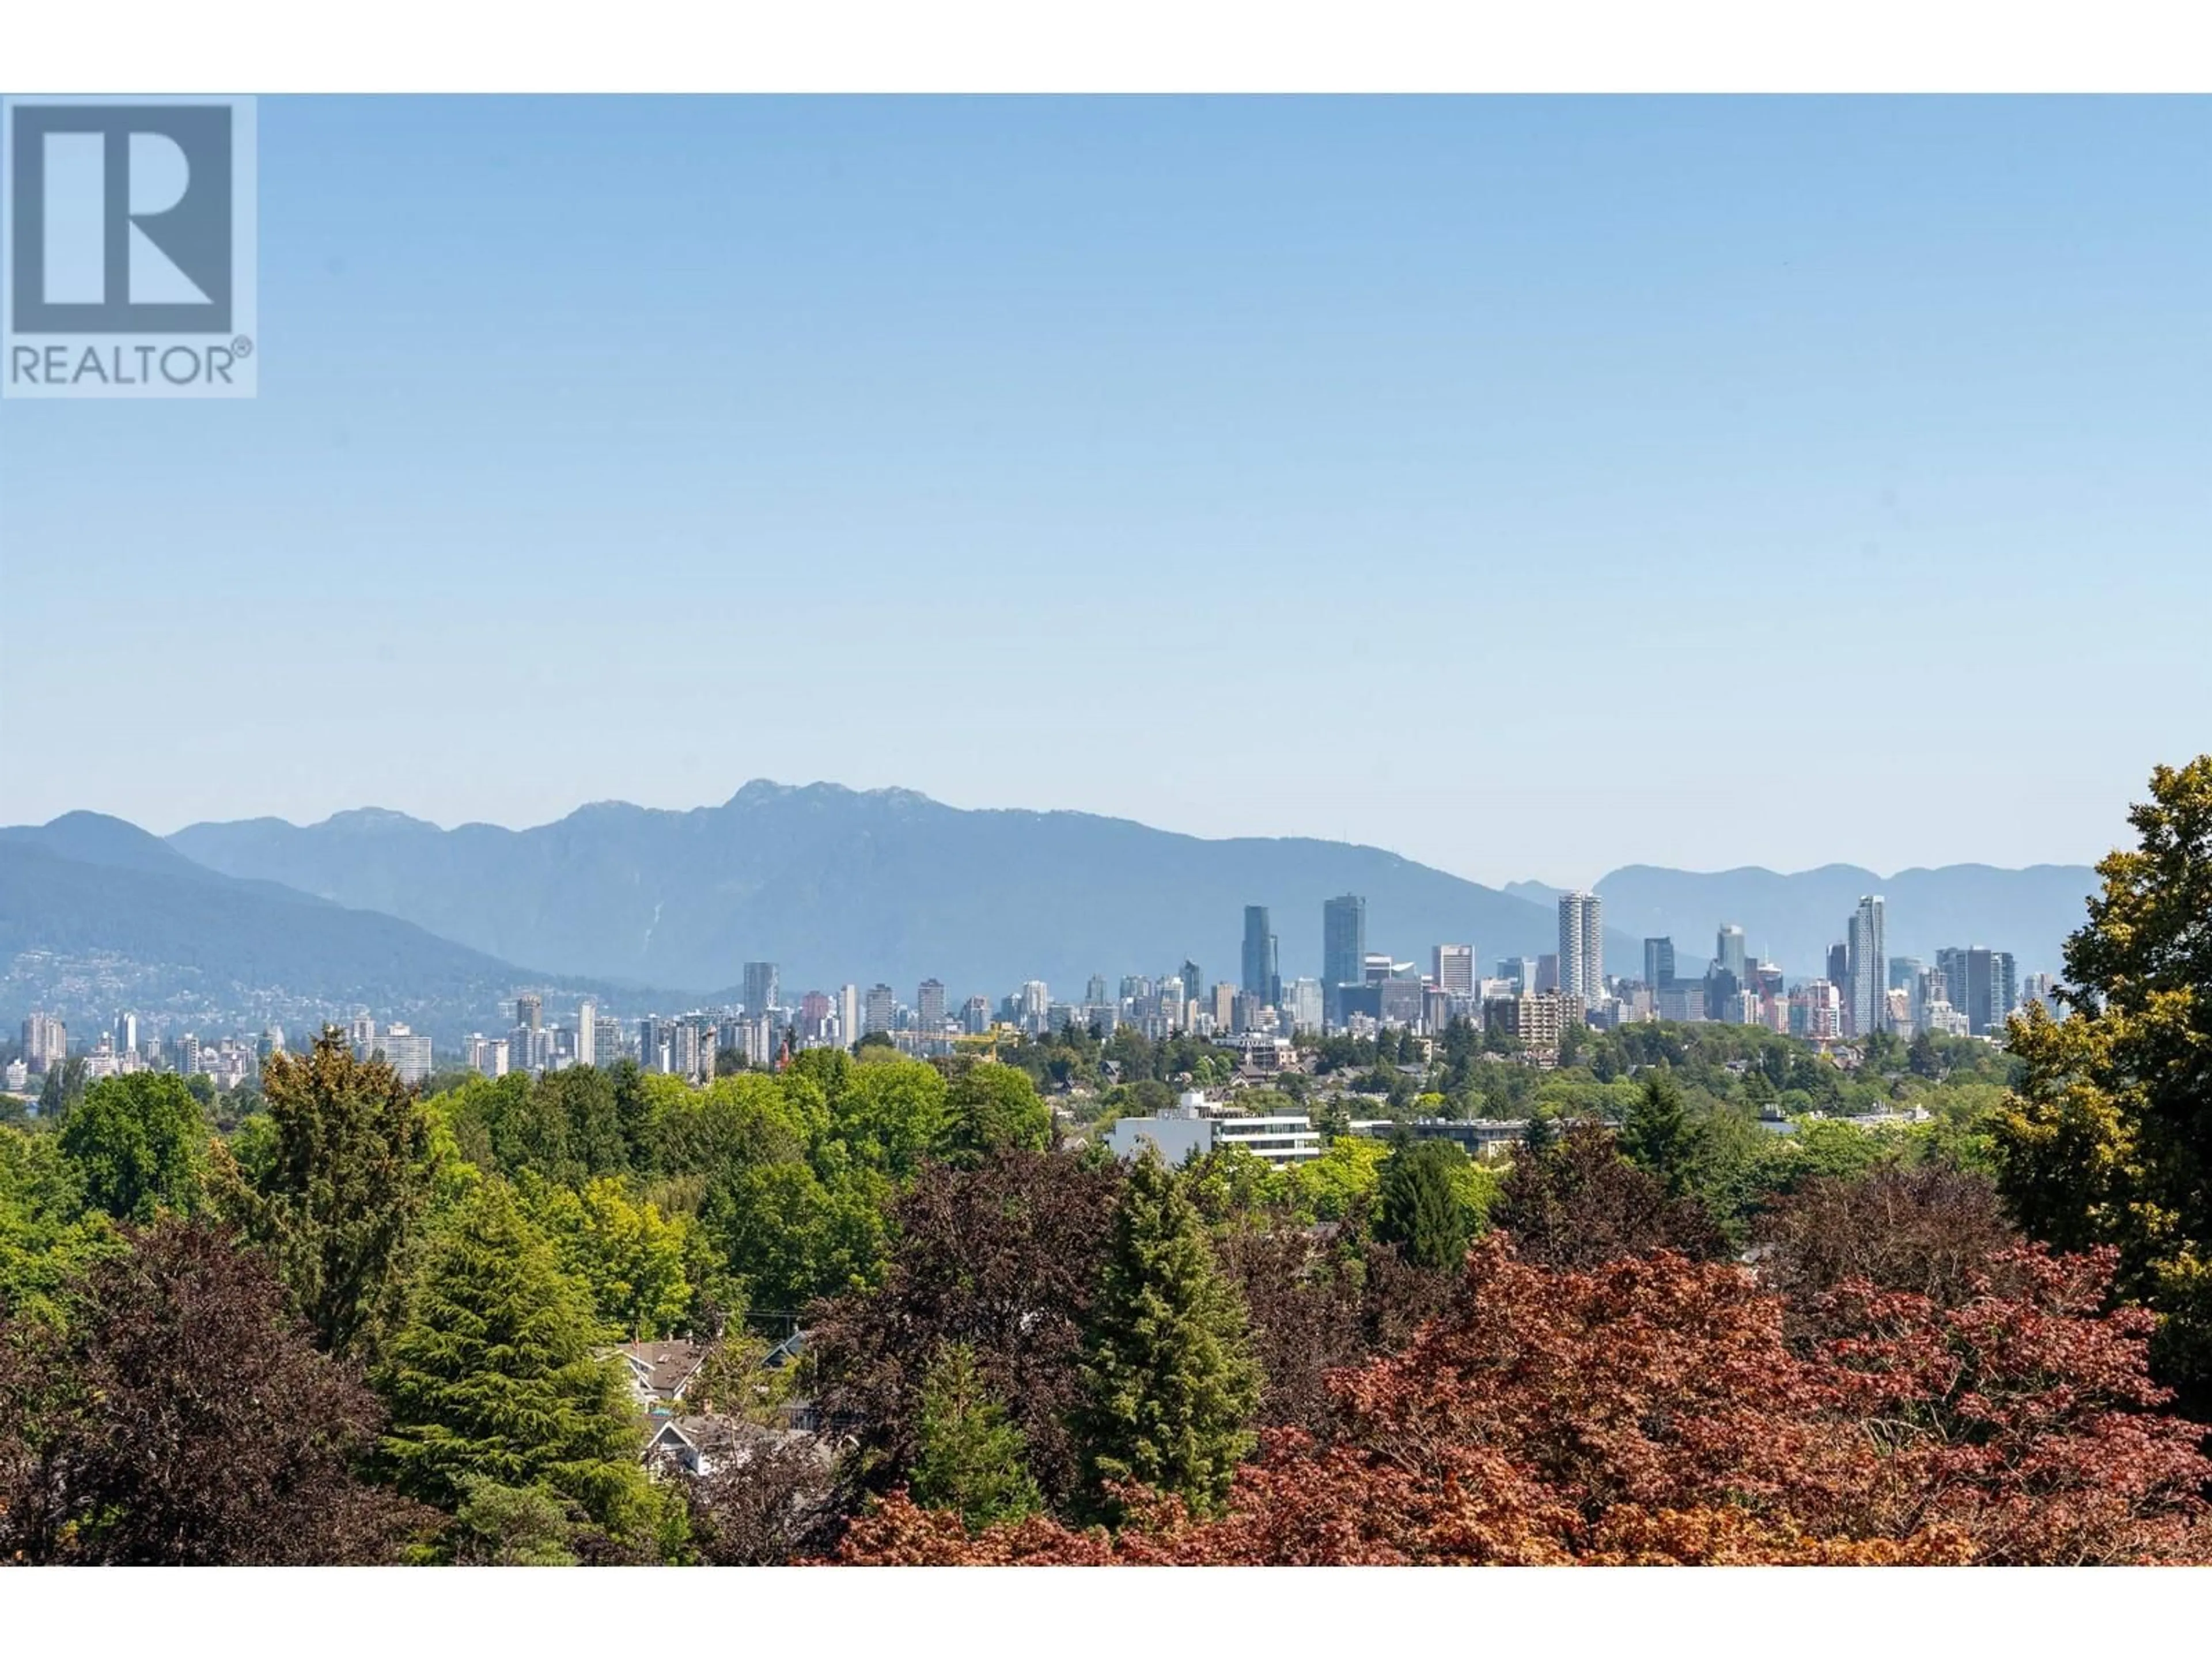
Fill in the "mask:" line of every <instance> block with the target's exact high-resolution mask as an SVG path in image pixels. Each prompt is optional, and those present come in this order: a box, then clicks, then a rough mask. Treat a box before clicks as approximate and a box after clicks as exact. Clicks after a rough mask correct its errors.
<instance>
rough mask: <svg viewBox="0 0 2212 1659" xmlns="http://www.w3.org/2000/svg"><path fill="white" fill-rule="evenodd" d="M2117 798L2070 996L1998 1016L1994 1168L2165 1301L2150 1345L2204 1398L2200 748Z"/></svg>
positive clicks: (2207, 1266)
mask: <svg viewBox="0 0 2212 1659" xmlns="http://www.w3.org/2000/svg"><path fill="white" fill-rule="evenodd" d="M2150 792H2151V799H2149V800H2148V801H2146V802H2144V803H2142V805H2137V806H2136V807H2135V808H2134V809H2133V810H2132V811H2130V814H2129V818H2130V822H2131V823H2133V824H2134V826H2135V828H2136V834H2137V836H2138V838H2139V839H2138V844H2137V846H2136V848H2134V849H2133V850H2128V849H2122V850H2119V851H2116V852H2114V853H2112V854H2111V855H2109V856H2108V857H2106V859H2105V860H2103V862H2101V863H2100V864H2099V865H2098V866H2097V873H2098V874H2099V875H2100V877H2101V878H2103V883H2104V885H2103V888H2102V890H2101V891H2100V892H2099V893H2098V894H2097V895H2095V896H2093V897H2092V898H2091V899H2090V901H2089V915H2088V921H2087V925H2086V926H2085V927H2082V929H2081V931H2080V932H2079V933H2075V935H2074V936H2073V937H2072V938H2071V939H2069V940H2068V941H2067V945H2066V981H2067V983H2066V989H2065V990H2064V991H2063V993H2062V994H2063V996H2064V997H2065V999H2066V1000H2068V1002H2069V1003H2070V1004H2071V1006H2070V1007H2069V1010H2068V1012H2067V1013H2066V1015H2065V1018H2063V1019H2057V1020H2053V1019H2051V1018H2049V1017H2048V1016H2047V1015H2046V1014H2045V1012H2043V1010H2042V1009H2041V1008H2039V1007H2034V1008H2031V1009H2030V1010H2029V1011H2028V1012H2027V1015H2026V1016H2025V1017H2023V1018H2015V1020H2014V1022H2013V1024H2012V1030H2011V1036H2010V1042H2011V1047H2012V1049H2013V1051H2014V1053H2015V1054H2017V1055H2018V1056H2019V1057H2020V1058H2021V1060H2024V1061H2025V1062H2026V1068H2027V1069H2026V1073H2025V1075H2024V1076H2023V1078H2022V1079H2021V1084H2020V1087H2019V1091H2018V1093H2017V1095H2016V1096H2015V1098H2014V1100H2013V1101H2012V1103H2010V1105H2009V1107H2008V1109H2007V1110H2006V1111H2005V1112H2004V1113H2003V1114H2002V1116H2001V1117H2000V1119H1999V1121H1998V1125H1997V1131H1996V1152H1997V1159H1998V1165H1999V1185H2000V1187H2001V1188H2002V1192H2003V1194H2004V1196H2005V1199H2006V1200H2007V1202H2008V1204H2009V1205H2010V1206H2012V1209H2013V1212H2014V1213H2015V1216H2017V1217H2018V1218H2019V1220H2020V1222H2021V1225H2023V1226H2025V1227H2026V1228H2027V1231H2028V1232H2029V1234H2030V1235H2031V1236H2032V1237H2037V1238H2041V1239H2046V1240H2048V1241H2050V1242H2051V1243H2053V1244H2056V1245H2057V1246H2058V1247H2059V1248H2061V1249H2082V1248H2084V1247H2086V1246H2089V1245H2094V1244H2110V1245H2113V1246H2116V1247H2117V1248H2118V1250H2119V1252H2120V1274H2119V1279H2118V1283H2119V1285H2120V1288H2121V1289H2122V1291H2124V1293H2125V1294H2127V1295H2128V1296H2130V1297H2134V1298H2136V1299H2137V1300H2140V1301H2142V1302H2144V1303H2147V1304H2148V1305H2149V1306H2150V1307H2152V1308H2153V1309H2154V1310H2157V1311H2158V1312H2159V1314H2160V1316H2161V1323H2160V1330H2159V1334H2158V1338H2157V1343H2156V1346H2155V1348H2154V1354H2155V1357H2156V1359H2157V1363H2158V1364H2159V1366H2160V1370H2162V1371H2163V1372H2164V1373H2165V1374H2166V1376H2168V1377H2169V1378H2170V1379H2171V1380H2172V1383H2174V1384H2175V1385H2176V1386H2177V1387H2179V1389H2181V1390H2182V1395H2183V1398H2184V1400H2185V1401H2187V1402H2188V1403H2189V1404H2190V1406H2191V1408H2192V1409H2194V1410H2197V1411H2199V1412H2202V1411H2204V1410H2207V1409H2212V755H2200V756H2198V757H2197V758H2196V759H2195V760H2193V761H2191V763H2189V764H2188V765H2186V766H2183V767H2179V768H2172V767H2164V766H2161V767H2160V768H2158V769H2157V770H2156V771H2154V773H2153V774H2152V775H2151V786H2150Z"/></svg>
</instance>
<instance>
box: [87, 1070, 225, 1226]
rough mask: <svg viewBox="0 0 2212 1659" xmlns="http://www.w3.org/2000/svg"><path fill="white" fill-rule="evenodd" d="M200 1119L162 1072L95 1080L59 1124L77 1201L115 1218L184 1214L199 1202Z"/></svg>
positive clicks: (176, 1082)
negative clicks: (77, 1180)
mask: <svg viewBox="0 0 2212 1659" xmlns="http://www.w3.org/2000/svg"><path fill="white" fill-rule="evenodd" d="M207 1136H208V1131H207V1119H206V1117H205V1115H204V1114H203V1113H202V1112H201V1110H200V1103H199V1102H198V1101H197V1100H195V1099H194V1098H193V1097H192V1095H191V1091H189V1090H188V1089H186V1088H185V1080H184V1079H182V1078H180V1077H177V1076H175V1075H173V1074H172V1073H155V1072H135V1073H131V1075H130V1076H128V1077H111V1078H102V1079H100V1081H98V1082H97V1083H94V1085H92V1086H91V1087H89V1088H88V1089H87V1090H86V1091H84V1098H83V1100H82V1101H81V1102H79V1103H78V1104H77V1106H76V1109H75V1110H74V1111H72V1112H70V1115H69V1117H68V1119H67V1120H66V1121H64V1123H63V1125H62V1137H61V1139H62V1151H63V1152H65V1153H67V1154H68V1155H69V1158H70V1161H71V1162H73V1163H74V1164H76V1166H77V1168H78V1169H79V1170H82V1172H83V1176H84V1198H85V1202H86V1203H88V1204H89V1205H91V1206H93V1207H94V1209H100V1210H105V1211H106V1212H107V1213H108V1214H110V1215H112V1216H113V1217H114V1218H116V1219H117V1220H118V1221H151V1220H152V1219H153V1218H154V1216H155V1212H157V1211H160V1210H173V1211H175V1212H177V1213H179V1214H180V1215H182V1214H185V1213H188V1212H190V1211H191V1209H192V1208H193V1207H194V1206H196V1205H197V1203H198V1201H199V1196H200V1177H201V1164H202V1160H203V1158H204V1149H205V1147H206V1145H207Z"/></svg>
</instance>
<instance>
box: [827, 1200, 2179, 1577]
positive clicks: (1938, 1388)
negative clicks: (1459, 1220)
mask: <svg viewBox="0 0 2212 1659" xmlns="http://www.w3.org/2000/svg"><path fill="white" fill-rule="evenodd" d="M2111 1272H2112V1255H2111V1253H2110V1252H2100V1253H2096V1254H2093V1255H2084V1256H2075V1257H2069V1258H2052V1257H2051V1256H2049V1255H2045V1254H2043V1253H2041V1252H2039V1251H2035V1250H2026V1249H2023V1250H2017V1251H2013V1252H2009V1253H2007V1254H2004V1255H2000V1256H1999V1257H1997V1258H1996V1261H1994V1263H1993V1264H1992V1267H1991V1271H1990V1273H1987V1274H1985V1275H1984V1276H1982V1277H1981V1278H1980V1279H1978V1281H1977V1282H1976V1283H1975V1285H1973V1286H1972V1287H1971V1290H1970V1293H1968V1294H1967V1295H1966V1296H1965V1297H1963V1299H1961V1300H1960V1301H1959V1302H1958V1303H1957V1304H1955V1305H1952V1306H1948V1307H1945V1306H1941V1305H1938V1304H1936V1303H1935V1302H1933V1301H1931V1300H1929V1298H1927V1297H1920V1296H1915V1295H1907V1294H1899V1293H1894V1292H1887V1291H1877V1290H1875V1289H1874V1288H1872V1287H1871V1286H1869V1285H1867V1284H1866V1283H1865V1282H1864V1281H1863V1280H1852V1281H1848V1282H1846V1283H1844V1284H1843V1285H1838V1287H1837V1288H1836V1289H1835V1290H1833V1291H1829V1292H1826V1294H1825V1295H1824V1296H1823V1297H1821V1298H1820V1302H1821V1306H1820V1310H1819V1317H1818V1319H1817V1321H1815V1322H1814V1323H1815V1325H1816V1327H1817V1329H1818V1330H1819V1331H1820V1336H1819V1337H1818V1338H1817V1340H1806V1339H1803V1338H1802V1337H1801V1338H1799V1339H1798V1340H1796V1341H1795V1342H1794V1343H1793V1341H1792V1340H1791V1338H1790V1334H1787V1333H1785V1330H1784V1318H1783V1316H1784V1302H1783V1299H1782V1298H1781V1297H1779V1296H1778V1295H1776V1294H1774V1293H1773V1292H1771V1291H1765V1290H1763V1289H1761V1288H1760V1287H1759V1285H1758V1283H1757V1282H1756V1280H1755V1279H1754V1278H1753V1275H1752V1274H1751V1273H1748V1272H1747V1271H1745V1270H1744V1269H1742V1268H1741V1267H1735V1266H1733V1265H1729V1264H1723V1263H1715V1262H1694V1261H1689V1260H1687V1259H1686V1258H1685V1257H1682V1256H1680V1255H1672V1254H1667V1253H1661V1254H1657V1255H1647V1256H1642V1257H1638V1258H1632V1259H1627V1260H1621V1261H1612V1262H1607V1263H1605V1264H1603V1265H1601V1266H1599V1267H1594V1268H1591V1269H1589V1270H1587V1271H1580V1272H1575V1271H1557V1270H1555V1271H1547V1270H1545V1269H1543V1268H1541V1267H1534V1266H1531V1265H1529V1264H1527V1263H1524V1262H1522V1261H1516V1259H1515V1258H1514V1256H1513V1255H1512V1252H1511V1249H1510V1245H1509V1244H1507V1243H1504V1241H1503V1240H1502V1239H1498V1238H1496V1237H1492V1238H1491V1239H1488V1240H1486V1241H1484V1242H1483V1243H1480V1244H1478V1245H1477V1246H1476V1248H1475V1249H1474V1250H1473V1251H1472V1252H1471V1253H1470V1255H1469V1256H1468V1284H1467V1285H1466V1294H1465V1295H1463V1296H1462V1297H1459V1298H1457V1299H1456V1300H1455V1302H1454V1304H1453V1306H1452V1310H1451V1311H1450V1312H1449V1314H1447V1315H1446V1316H1444V1317H1443V1318H1442V1319H1440V1320H1438V1321H1437V1322H1434V1323H1432V1324H1431V1325H1429V1326H1428V1327H1426V1328H1425V1329H1424V1330H1423V1332H1422V1333H1421V1334H1420V1335H1419V1337H1418V1338H1417V1340H1415V1341H1414V1342H1413V1344H1412V1346H1410V1347H1408V1348H1407V1350H1406V1351H1405V1352H1403V1353H1401V1354H1398V1355H1395V1356H1392V1357H1390V1358H1383V1359H1378V1360H1376V1361H1374V1362H1373V1363H1371V1364H1367V1365H1364V1366H1363V1367H1360V1368H1358V1369H1354V1370H1344V1371H1340V1372H1337V1373H1335V1374H1334V1376H1332V1377H1331V1379H1330V1387H1331V1389H1332V1391H1333V1394H1334V1422H1333V1424H1332V1425H1331V1426H1330V1428H1329V1429H1328V1431H1327V1432H1326V1434H1325V1436H1324V1437H1320V1438H1316V1437H1313V1436H1311V1435H1309V1434H1306V1433H1304V1432H1301V1431H1278V1432H1275V1433H1273V1434H1272V1435H1270V1436H1269V1437H1268V1439H1267V1443H1266V1445H1265V1447H1264V1449H1263V1450H1262V1451H1261V1454H1260V1455H1259V1456H1258V1458H1257V1459H1256V1460H1255V1461H1254V1462H1250V1463H1248V1464H1247V1465H1245V1466H1244V1467H1243V1468H1242V1469H1241V1470H1239V1472H1238V1474H1237V1480H1236V1484H1235V1486H1234V1488H1233V1490H1232V1492H1231V1495H1230V1498H1229V1502H1228V1504H1227V1506H1226V1508H1225V1510H1224V1511H1223V1512H1222V1514H1221V1515H1220V1516H1218V1518H1215V1519H1212V1520H1209V1521H1202V1522H1201V1521H1194V1520H1193V1519H1192V1518H1191V1517H1190V1516H1188V1514H1187V1513H1185V1512H1183V1511H1182V1510H1180V1508H1179V1506H1177V1505H1174V1504H1168V1503H1164V1502H1160V1501H1157V1500H1152V1501H1146V1500H1145V1499H1144V1498H1138V1499H1137V1501H1134V1502H1132V1503H1130V1504H1128V1505H1127V1508H1126V1511H1125V1512H1126V1513H1127V1516H1128V1517H1129V1519H1128V1521H1127V1524H1125V1525H1124V1526H1123V1527H1122V1528H1121V1529H1120V1531H1119V1532H1118V1533H1114V1534H1109V1533H1107V1532H1106V1531H1104V1530H1103V1529H1093V1530H1091V1531H1089V1532H1076V1531H1072V1530H1070V1529H1068V1528H1065V1527H1063V1526H1061V1525H1060V1524H1058V1523H1056V1522H1052V1521H1050V1520H1048V1519H1044V1518H1042V1517H1033V1518H1031V1519H1029V1520H1026V1521H1024V1522H1020V1523H1018V1524H1016V1525H1012V1526H1006V1527H1000V1528H989V1529H987V1530H985V1531H983V1532H981V1534H978V1535H976V1536H974V1537H969V1536H968V1535H967V1534H965V1533H963V1530H962V1528H961V1524H960V1522H959V1519H958V1517H957V1516H951V1515H948V1514H945V1513H941V1512H930V1511H925V1510H921V1509H919V1508H917V1507H915V1505H914V1504H911V1503H910V1502H908V1500H907V1499H906V1498H905V1496H904V1495H903V1493H894V1494H892V1495H891V1496H890V1497H889V1498H886V1499H884V1501H883V1502H882V1503H881V1504H879V1505H878V1506H877V1507H876V1508H875V1509H873V1510H872V1511H871V1512H870V1513H868V1514H866V1515H865V1516H862V1517H860V1519H859V1520H857V1521H856V1522H854V1524H853V1526H852V1528H850V1530H849V1531H848V1534H847V1536H846V1539H845V1541H844V1544H843V1547H842V1551H841V1553H840V1556H839V1558H838V1559H841V1560H843V1561H848V1562H856V1563H881V1564H902V1563H912V1564H924V1563H927V1564H942V1565H955V1564H961V1563H976V1564H1007V1563H1037V1564H1046V1563H1063V1564H1081V1563H1097V1564H1108V1563H1116V1562H1127V1563H1180V1564H1191V1565H1208V1564H1220V1565H1231V1564H1279V1565H1322V1564H1333V1563H1434V1564H1446V1563H1464V1564H1481V1563H1524V1564H1541V1563H1573V1562H1585V1563H1593V1564H1602V1563H1639V1562H1640V1563H1730V1562H1744V1563H1749V1562H1803V1563H1870V1564H1871V1563H1974V1562H1979V1563H1989V1564H1993V1565H1994V1564H2004V1563H2052V1564H2057V1563H2076V1562H2083V1563H2086V1562H2138V1561H2140V1562H2159V1561H2195V1560H2203V1559H2208V1558H2212V1526H2208V1522H2207V1521H2206V1519H2205V1504H2204V1502H2203V1497H2202V1496H2201V1494H2202V1492H2203V1489H2204V1487H2205V1483H2206V1482H2207V1480H2212V1462H2207V1460H2206V1459H2205V1458H2204V1457H2203V1455H2201V1453H2200V1451H2199V1449H2198V1448H2199V1444H2200V1440H2201V1437H2202V1435H2203V1429H2202V1427H2201V1426H2200V1425H2196V1424H2191V1423H2187V1422H2185V1421H2182V1420H2180V1419H2176V1418H2173V1417H2170V1416H2166V1415H2163V1414H2161V1413H2160V1407H2162V1406H2163V1405H2164V1404H2165V1403H2166V1395H2165V1393H2164V1392H2163V1391H2162V1390H2160V1389H2158V1388H2156V1387H2155V1386H2154V1385H2153V1384H2152V1383H2150V1382H2149V1380H2148V1376H2147V1375H2146V1371H2145V1348H2146V1339H2147V1337H2148V1330H2149V1324H2150V1322H2149V1320H2148V1317H2147V1316H2144V1315H2142V1314H2141V1313H2138V1312H2134V1311H2122V1312H2118V1313H2104V1312H2101V1311H2100V1307H2101V1306H2102V1304H2103V1299H2104V1297H2105V1293H2106V1287H2107V1285H2108V1283H2109V1279H2110V1275H2111Z"/></svg>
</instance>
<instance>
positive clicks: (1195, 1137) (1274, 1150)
mask: <svg viewBox="0 0 2212 1659" xmlns="http://www.w3.org/2000/svg"><path fill="white" fill-rule="evenodd" d="M1106 1144H1107V1146H1109V1147H1110V1148H1112V1149H1113V1152H1114V1154H1115V1157H1117V1158H1135V1157H1137V1156H1138V1155H1139V1152H1142V1151H1143V1149H1144V1148H1145V1147H1146V1146H1148V1145H1149V1146H1155V1147H1158V1149H1159V1154H1160V1157H1161V1158H1163V1159H1164V1160H1165V1161H1166V1163H1167V1164H1169V1165H1170V1167H1172V1166H1175V1165H1177V1164H1182V1163H1183V1162H1184V1161H1185V1160H1187V1159H1188V1158H1192V1157H1194V1156H1195V1157H1199V1158H1203V1157H1205V1156H1206V1153H1208V1152H1212V1151H1213V1150H1214V1149H1215V1148H1216V1147H1218V1146H1239V1147H1242V1148H1243V1150H1244V1151H1246V1152H1249V1153H1251V1154H1252V1156H1253V1157H1255V1158H1260V1159H1261V1160H1262V1161H1264V1162H1266V1163H1268V1164H1273V1165H1274V1166H1275V1167H1276V1168H1277V1169H1280V1168H1282V1167H1283V1166H1284V1165H1285V1164H1302V1163H1304V1161H1305V1160H1306V1159H1308V1158H1319V1157H1320V1156H1321V1133H1320V1131H1318V1130H1317V1129H1316V1128H1315V1127H1313V1120H1312V1119H1311V1118H1310V1117H1306V1116H1304V1115H1290V1114H1285V1115H1282V1116H1279V1117H1239V1116H1217V1115H1214V1114H1213V1111H1212V1109H1211V1108H1210V1107H1208V1105H1207V1104H1206V1097H1205V1096H1203V1095H1200V1094H1198V1093H1195V1092H1193V1093H1189V1094H1186V1095H1185V1096H1183V1097H1182V1101H1181V1102H1180V1103H1177V1104H1176V1105H1174V1106H1171V1107H1170V1108H1169V1109H1167V1110H1165V1111H1164V1112H1161V1113H1158V1114H1157V1115H1154V1116H1152V1117H1125V1118H1121V1119H1118V1120H1117V1121H1115V1124H1114V1126H1113V1127H1111V1128H1109V1129H1108V1130H1107V1132H1106Z"/></svg>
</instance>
